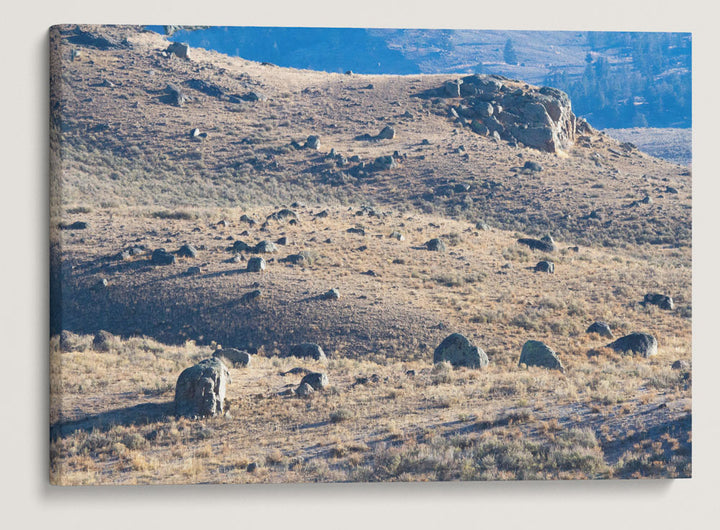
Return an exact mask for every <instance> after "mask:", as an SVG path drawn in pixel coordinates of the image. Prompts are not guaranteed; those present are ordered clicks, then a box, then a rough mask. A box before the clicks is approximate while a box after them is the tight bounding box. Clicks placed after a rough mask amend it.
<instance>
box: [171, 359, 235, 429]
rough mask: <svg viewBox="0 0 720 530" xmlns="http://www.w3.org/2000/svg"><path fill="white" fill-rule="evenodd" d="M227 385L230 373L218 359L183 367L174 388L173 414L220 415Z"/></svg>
mask: <svg viewBox="0 0 720 530" xmlns="http://www.w3.org/2000/svg"><path fill="white" fill-rule="evenodd" d="M228 383H230V372H229V371H228V369H227V366H225V364H224V363H223V362H222V361H221V360H220V359H219V358H217V357H214V358H212V359H205V360H204V361H200V362H199V363H198V364H196V365H195V366H191V367H189V368H186V369H185V370H183V372H182V373H181V374H180V377H178V380H177V385H176V387H175V415H177V416H188V417H204V416H216V415H218V414H222V413H223V412H224V407H225V391H226V388H227V385H228Z"/></svg>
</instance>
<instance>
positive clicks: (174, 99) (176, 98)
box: [165, 83, 190, 107]
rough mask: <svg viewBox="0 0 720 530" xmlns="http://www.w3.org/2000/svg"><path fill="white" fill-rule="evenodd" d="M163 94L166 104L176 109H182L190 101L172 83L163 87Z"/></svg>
mask: <svg viewBox="0 0 720 530" xmlns="http://www.w3.org/2000/svg"><path fill="white" fill-rule="evenodd" d="M165 93H166V94H167V97H166V102H167V103H170V104H171V105H175V106H176V107H182V106H183V105H185V103H187V102H188V101H190V98H189V97H188V96H187V95H186V94H185V93H184V92H183V91H182V90H181V89H180V87H178V86H177V85H173V84H172V83H168V85H167V86H166V87H165Z"/></svg>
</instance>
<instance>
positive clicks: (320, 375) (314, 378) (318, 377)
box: [300, 372, 330, 390]
mask: <svg viewBox="0 0 720 530" xmlns="http://www.w3.org/2000/svg"><path fill="white" fill-rule="evenodd" d="M303 383H307V384H308V385H310V386H311V387H312V388H313V389H314V390H322V389H323V388H326V387H327V386H328V385H329V384H330V383H329V380H328V376H327V374H326V373H324V372H311V373H309V374H307V375H306V376H305V377H303V378H302V381H300V386H302V385H303Z"/></svg>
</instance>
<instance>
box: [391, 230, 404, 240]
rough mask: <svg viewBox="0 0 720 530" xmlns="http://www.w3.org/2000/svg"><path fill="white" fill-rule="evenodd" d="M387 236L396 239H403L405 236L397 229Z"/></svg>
mask: <svg viewBox="0 0 720 530" xmlns="http://www.w3.org/2000/svg"><path fill="white" fill-rule="evenodd" d="M388 237H389V238H391V239H397V240H398V241H405V236H404V235H402V234H401V233H400V232H397V231H394V232H392V233H391V234H390V235H389V236H388Z"/></svg>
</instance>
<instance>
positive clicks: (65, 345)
mask: <svg viewBox="0 0 720 530" xmlns="http://www.w3.org/2000/svg"><path fill="white" fill-rule="evenodd" d="M77 341H78V336H77V335H75V333H73V332H72V331H68V330H66V329H64V330H62V331H61V332H60V351H63V352H70V351H74V350H75V349H76V348H77Z"/></svg>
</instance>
